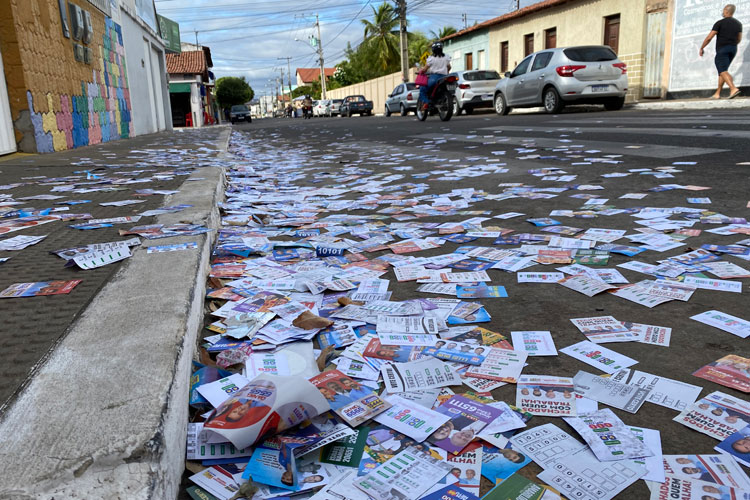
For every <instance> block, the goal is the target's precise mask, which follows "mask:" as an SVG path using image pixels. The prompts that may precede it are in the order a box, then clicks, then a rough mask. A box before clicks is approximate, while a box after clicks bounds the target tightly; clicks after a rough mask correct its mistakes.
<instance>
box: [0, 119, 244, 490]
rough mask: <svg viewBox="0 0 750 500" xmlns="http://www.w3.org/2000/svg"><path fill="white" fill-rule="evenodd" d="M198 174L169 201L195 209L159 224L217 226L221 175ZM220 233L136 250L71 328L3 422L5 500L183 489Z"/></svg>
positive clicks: (1, 485)
mask: <svg viewBox="0 0 750 500" xmlns="http://www.w3.org/2000/svg"><path fill="white" fill-rule="evenodd" d="M230 133H231V129H229V128H228V129H227V130H226V132H224V131H222V135H221V136H220V138H219V140H218V146H219V147H220V148H224V150H225V148H226V146H227V144H228V141H229V135H230ZM225 134H226V135H225ZM193 177H194V178H202V180H198V181H191V182H185V183H183V185H182V187H181V189H180V193H178V194H177V195H175V196H173V197H168V198H167V199H166V200H165V205H177V204H190V205H194V206H193V207H192V208H189V209H186V210H184V211H183V212H179V213H174V214H165V215H162V216H160V217H158V220H157V221H156V223H159V224H172V223H176V222H181V221H188V222H193V223H203V224H206V225H207V226H208V227H211V228H213V229H215V228H217V227H218V224H219V214H218V207H217V203H218V202H219V201H220V200H221V199H222V198H223V192H224V172H223V170H221V169H219V168H215V167H204V168H200V169H197V170H196V171H195V172H194V174H193ZM214 238H215V232H214V233H209V234H208V235H200V236H184V237H178V238H166V239H160V240H151V241H149V240H144V241H143V246H144V247H145V246H148V245H163V244H173V243H182V242H188V241H195V242H197V243H198V249H197V250H184V251H178V252H167V253H155V254H147V253H146V251H145V249H144V248H140V249H138V250H137V251H135V253H134V254H133V256H132V257H131V258H130V259H128V260H127V261H126V262H125V264H124V265H123V267H122V268H121V269H120V270H119V271H118V273H117V274H116V275H115V277H114V278H113V279H112V281H110V283H108V284H107V285H106V286H105V287H104V288H103V289H102V290H101V291H100V293H99V294H98V295H97V296H96V298H95V299H94V300H93V301H92V302H91V304H90V305H89V307H88V308H87V309H86V311H84V312H83V314H82V315H81V316H80V317H79V319H78V320H77V321H76V322H75V323H74V324H73V325H72V327H71V328H70V330H69V332H68V333H67V335H66V336H65V338H64V339H63V340H62V342H60V344H59V345H58V346H57V348H56V350H55V351H54V352H53V353H52V354H51V355H50V357H49V360H48V361H47V362H46V363H45V365H44V366H43V367H41V368H40V369H39V371H38V372H37V374H36V376H35V378H34V379H33V380H32V381H31V382H30V383H29V385H28V387H27V388H26V390H25V391H24V392H23V393H22V394H21V395H20V396H19V397H18V399H17V400H16V402H15V404H14V405H13V406H12V407H11V408H9V409H8V411H7V412H6V414H5V418H4V419H3V421H2V422H0V436H3V446H2V448H1V449H0V461H2V463H3V464H4V466H3V476H2V479H1V480H0V498H1V499H11V498H12V499H14V500H21V499H32V498H33V499H53V498H55V499H58V500H59V499H61V498H70V499H89V498H108V499H117V498H123V499H149V500H151V499H154V500H156V499H168V498H175V497H176V496H177V493H178V490H179V486H180V481H181V477H182V473H183V471H184V460H185V436H186V425H185V423H186V422H187V418H188V392H189V380H190V373H191V361H192V360H193V357H194V354H195V349H196V344H197V337H198V333H199V331H200V329H201V327H202V318H203V305H204V295H205V281H206V276H207V274H208V268H209V257H210V254H211V249H212V245H213V240H214ZM83 279H85V275H84V277H83ZM30 330H31V329H30ZM19 334H29V335H33V331H31V332H30V333H25V332H24V333H19Z"/></svg>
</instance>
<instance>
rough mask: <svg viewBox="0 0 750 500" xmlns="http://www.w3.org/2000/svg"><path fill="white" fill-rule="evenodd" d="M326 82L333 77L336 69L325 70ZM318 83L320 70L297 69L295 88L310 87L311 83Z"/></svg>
mask: <svg viewBox="0 0 750 500" xmlns="http://www.w3.org/2000/svg"><path fill="white" fill-rule="evenodd" d="M325 72H326V80H328V79H329V78H331V77H332V76H333V73H335V72H336V68H326V69H325ZM318 81H320V68H297V87H304V86H306V85H312V83H313V82H318Z"/></svg>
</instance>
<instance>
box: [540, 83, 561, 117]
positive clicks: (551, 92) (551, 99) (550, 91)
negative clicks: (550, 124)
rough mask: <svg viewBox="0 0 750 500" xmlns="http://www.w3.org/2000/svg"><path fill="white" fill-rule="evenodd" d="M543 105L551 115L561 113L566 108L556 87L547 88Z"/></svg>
mask: <svg viewBox="0 0 750 500" xmlns="http://www.w3.org/2000/svg"><path fill="white" fill-rule="evenodd" d="M542 104H544V110H545V111H546V112H547V113H550V114H555V113H559V112H560V111H562V109H563V108H564V107H565V104H564V103H563V101H562V99H560V94H558V93H557V90H555V87H547V88H546V89H545V90H544V97H543V98H542Z"/></svg>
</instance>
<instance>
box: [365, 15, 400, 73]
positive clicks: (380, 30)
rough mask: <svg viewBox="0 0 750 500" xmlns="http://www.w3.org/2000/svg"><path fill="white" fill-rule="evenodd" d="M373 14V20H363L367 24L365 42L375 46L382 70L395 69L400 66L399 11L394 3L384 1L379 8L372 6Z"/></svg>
mask: <svg viewBox="0 0 750 500" xmlns="http://www.w3.org/2000/svg"><path fill="white" fill-rule="evenodd" d="M372 14H373V20H372V21H369V20H367V19H362V20H361V21H362V24H363V25H364V26H365V40H364V42H363V44H367V45H370V46H373V47H374V48H375V50H376V54H375V62H376V63H377V65H378V66H379V67H380V69H381V70H383V71H387V70H389V69H394V70H395V69H397V68H398V66H399V48H398V45H399V41H398V37H397V33H398V26H399V20H398V12H397V11H396V9H395V8H394V7H393V5H391V4H389V3H387V2H383V3H382V4H381V5H380V6H379V7H378V8H377V10H376V9H375V7H372Z"/></svg>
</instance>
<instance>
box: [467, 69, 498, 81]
mask: <svg viewBox="0 0 750 500" xmlns="http://www.w3.org/2000/svg"><path fill="white" fill-rule="evenodd" d="M499 79H500V74H498V72H497V71H472V72H470V73H464V80H466V81H467V82H478V81H480V80H499Z"/></svg>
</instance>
